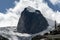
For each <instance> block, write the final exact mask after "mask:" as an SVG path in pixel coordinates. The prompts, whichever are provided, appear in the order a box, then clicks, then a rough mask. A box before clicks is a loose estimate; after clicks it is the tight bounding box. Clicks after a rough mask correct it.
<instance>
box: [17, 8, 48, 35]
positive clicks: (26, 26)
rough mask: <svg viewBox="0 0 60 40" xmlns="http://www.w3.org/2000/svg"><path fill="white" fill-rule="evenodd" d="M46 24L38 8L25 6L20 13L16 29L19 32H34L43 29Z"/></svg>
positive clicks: (45, 27)
mask: <svg viewBox="0 0 60 40" xmlns="http://www.w3.org/2000/svg"><path fill="white" fill-rule="evenodd" d="M32 9H33V11H32ZM48 26H49V24H48V22H47V20H46V19H45V17H44V16H43V15H42V14H41V12H40V11H39V10H35V9H34V8H32V7H26V8H25V9H24V10H23V11H22V13H21V17H20V19H19V22H18V26H17V31H18V32H20V33H28V34H35V33H39V32H42V31H44V30H45V29H47V27H48Z"/></svg>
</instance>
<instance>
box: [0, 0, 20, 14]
mask: <svg viewBox="0 0 60 40" xmlns="http://www.w3.org/2000/svg"><path fill="white" fill-rule="evenodd" d="M14 1H16V0H0V12H2V13H4V12H6V9H9V8H12V7H14V6H15V4H14ZM17 1H19V0H17Z"/></svg>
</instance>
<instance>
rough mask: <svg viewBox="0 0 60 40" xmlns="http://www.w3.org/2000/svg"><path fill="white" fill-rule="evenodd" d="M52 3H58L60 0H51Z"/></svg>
mask: <svg viewBox="0 0 60 40" xmlns="http://www.w3.org/2000/svg"><path fill="white" fill-rule="evenodd" d="M50 1H51V3H52V4H54V5H55V4H57V3H60V0H50Z"/></svg>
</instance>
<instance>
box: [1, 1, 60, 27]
mask: <svg viewBox="0 0 60 40" xmlns="http://www.w3.org/2000/svg"><path fill="white" fill-rule="evenodd" d="M15 4H16V5H15V7H14V8H10V9H7V12H6V14H2V13H0V27H4V26H17V23H18V20H19V17H20V14H21V12H22V11H23V10H24V8H25V7H27V6H31V7H33V8H35V9H38V10H40V11H41V13H42V14H43V15H44V16H45V17H46V18H48V19H51V20H52V21H53V20H56V21H57V22H58V23H60V21H59V20H60V19H59V18H60V14H59V13H60V12H54V11H53V10H52V9H51V8H49V7H48V5H47V3H43V0H38V1H37V0H20V1H19V2H16V1H15ZM58 15H59V16H58ZM58 19H59V20H58ZM48 22H49V24H50V25H51V26H52V25H53V26H54V23H53V24H51V22H50V21H49V20H48Z"/></svg>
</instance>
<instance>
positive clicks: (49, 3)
mask: <svg viewBox="0 0 60 40" xmlns="http://www.w3.org/2000/svg"><path fill="white" fill-rule="evenodd" d="M44 2H46V3H47V4H48V6H49V7H50V8H51V9H53V10H54V11H59V12H60V3H57V4H55V5H53V4H52V3H51V2H50V0H44Z"/></svg>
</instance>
